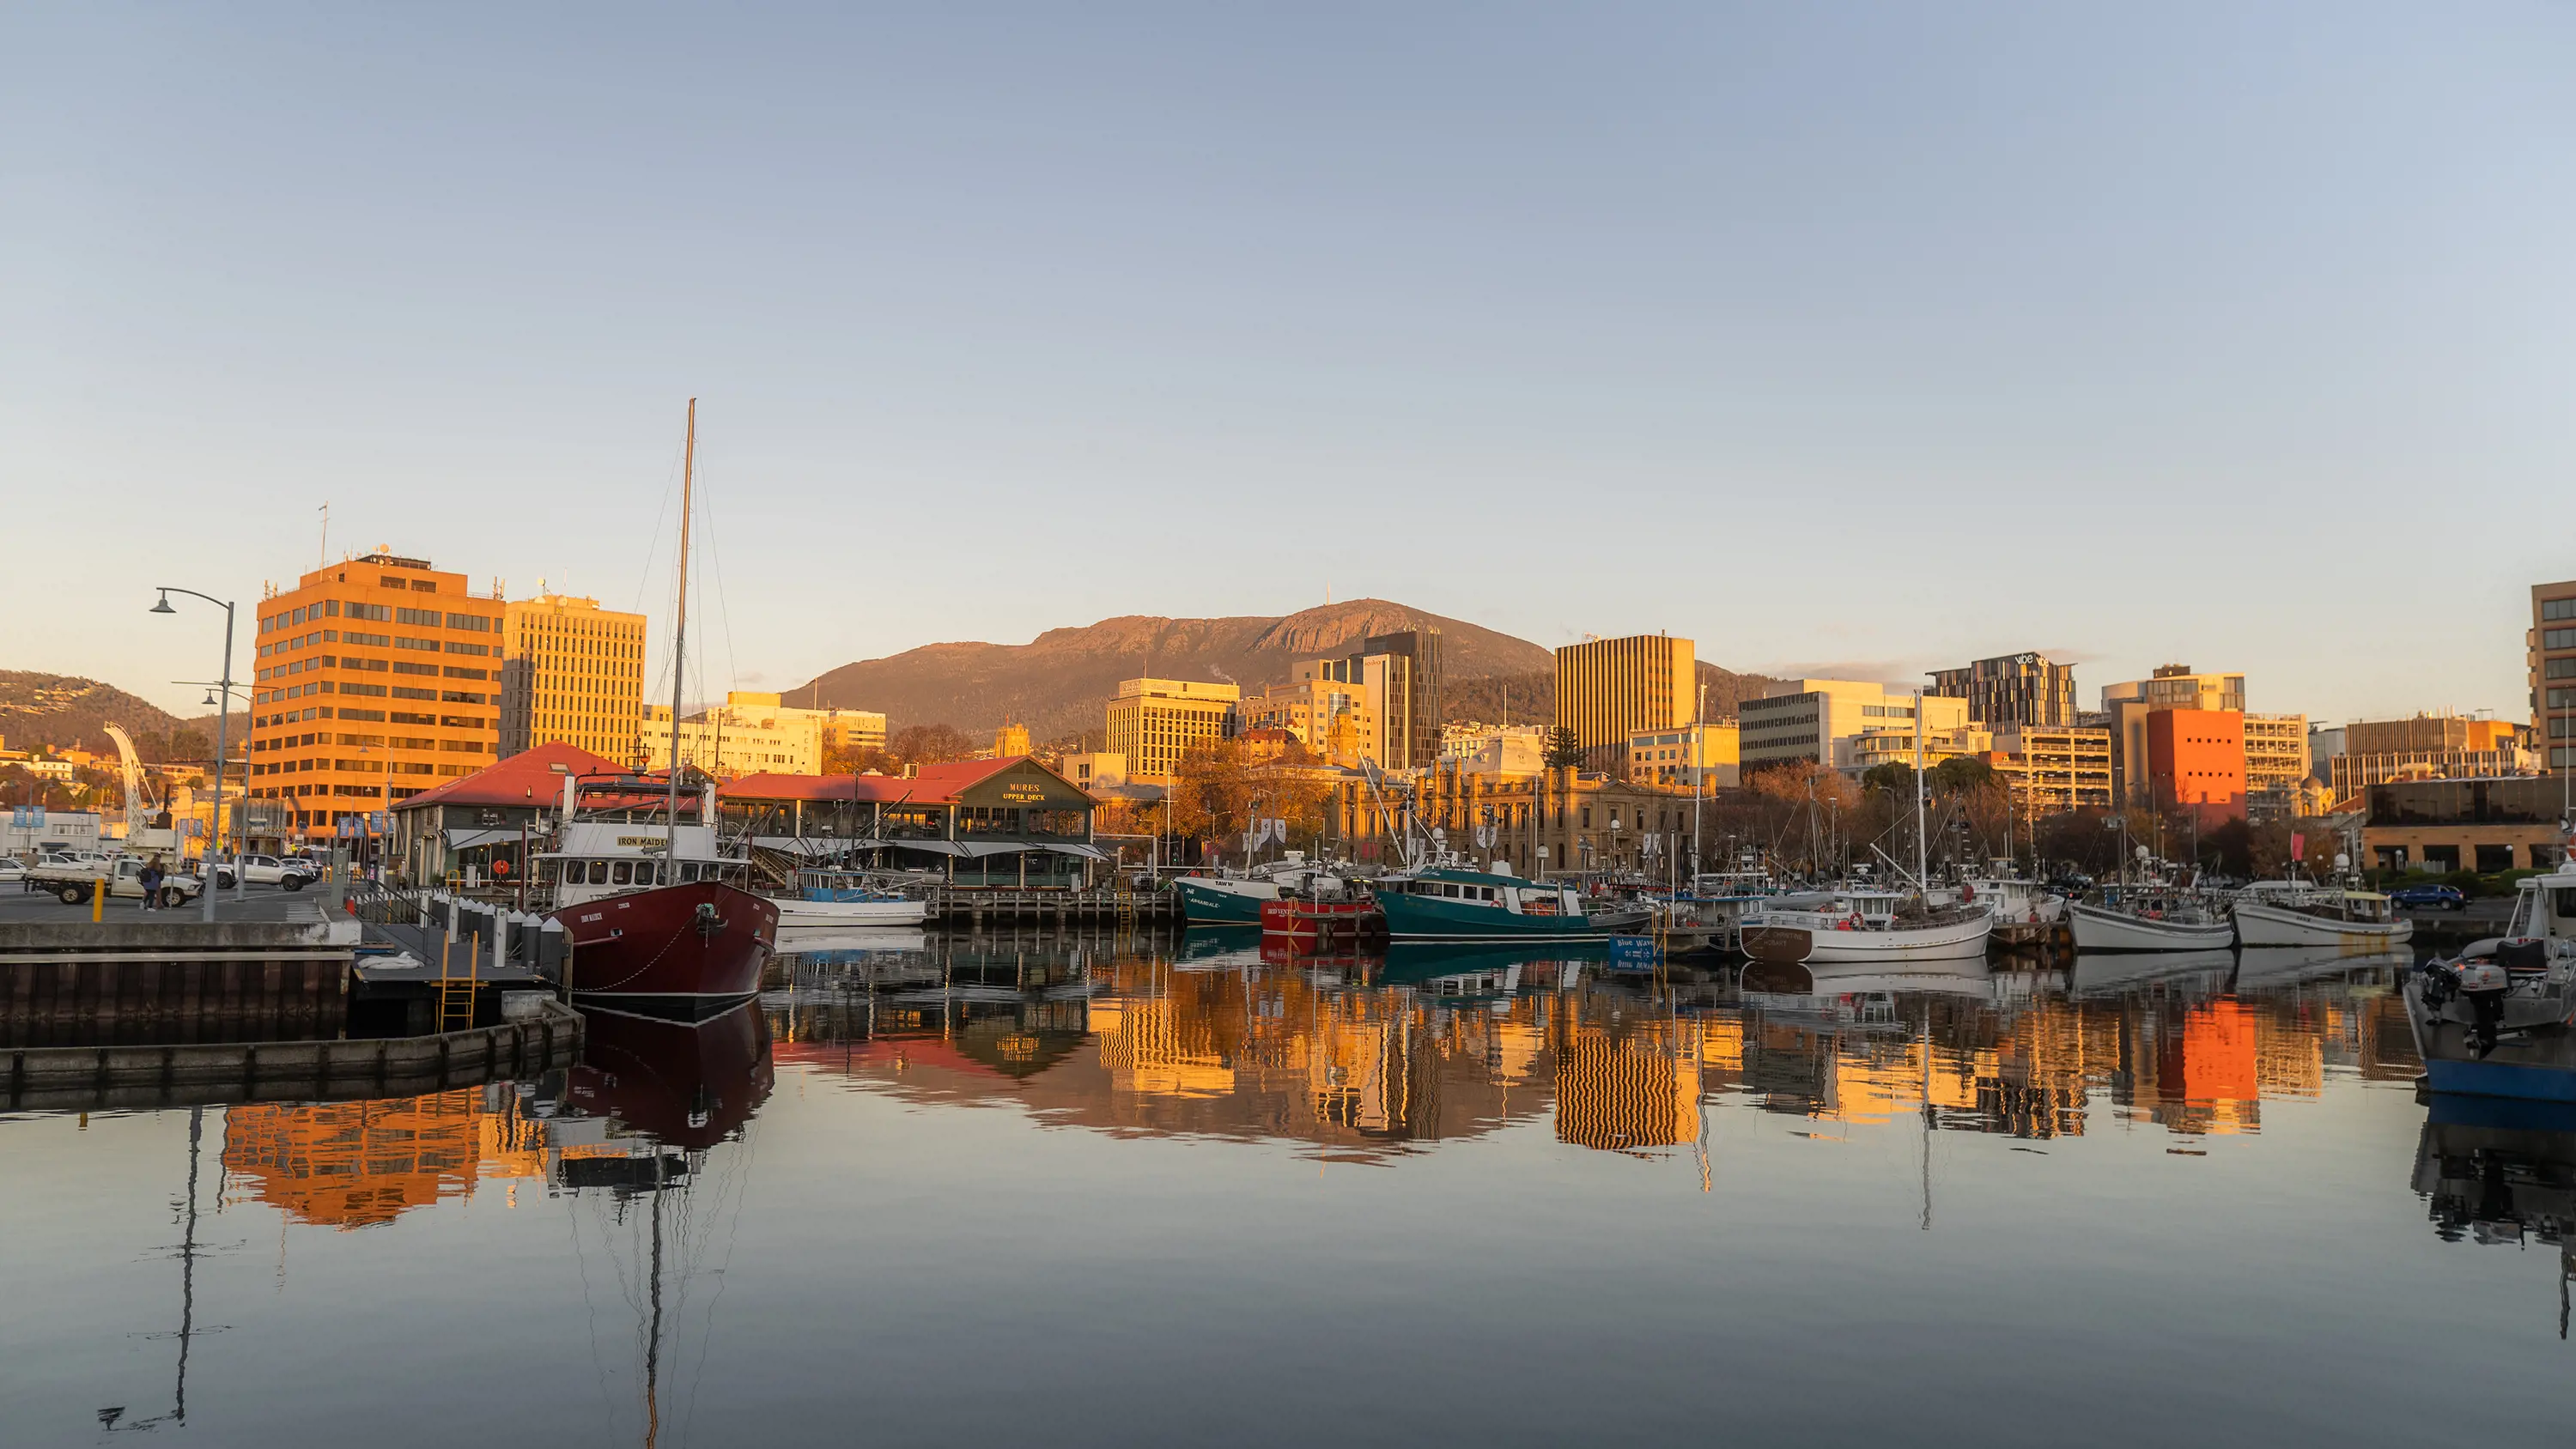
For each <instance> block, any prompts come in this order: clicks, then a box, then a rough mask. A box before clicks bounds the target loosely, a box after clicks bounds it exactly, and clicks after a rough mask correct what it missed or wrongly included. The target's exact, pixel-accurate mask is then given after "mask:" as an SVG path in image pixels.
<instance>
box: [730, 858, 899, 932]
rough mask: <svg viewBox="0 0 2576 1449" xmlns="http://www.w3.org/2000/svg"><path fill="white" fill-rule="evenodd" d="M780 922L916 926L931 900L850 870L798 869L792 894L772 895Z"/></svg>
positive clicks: (858, 925)
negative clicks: (885, 886) (888, 887)
mask: <svg viewBox="0 0 2576 1449" xmlns="http://www.w3.org/2000/svg"><path fill="white" fill-rule="evenodd" d="M769 900H770V903H771V904H772V905H775V906H776V907H778V924H780V925H781V926H838V927H847V928H856V927H863V926H917V925H920V924H921V923H922V922H923V921H924V920H926V919H928V918H929V915H930V903H929V902H927V901H919V900H914V899H912V898H911V897H909V896H906V895H903V894H902V893H900V892H896V891H888V890H883V889H881V888H879V887H878V885H877V884H876V883H875V882H874V881H872V880H869V879H868V878H866V877H865V876H862V875H859V874H857V873H855V872H851V871H830V870H800V871H798V872H797V873H796V893H795V894H794V895H784V896H771V897H770V898H769Z"/></svg>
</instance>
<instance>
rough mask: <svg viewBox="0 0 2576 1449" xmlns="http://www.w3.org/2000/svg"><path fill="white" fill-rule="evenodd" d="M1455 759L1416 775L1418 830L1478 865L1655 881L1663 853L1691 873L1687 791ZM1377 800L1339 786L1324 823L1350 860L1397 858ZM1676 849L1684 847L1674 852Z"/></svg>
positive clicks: (1359, 788)
mask: <svg viewBox="0 0 2576 1449" xmlns="http://www.w3.org/2000/svg"><path fill="white" fill-rule="evenodd" d="M1456 764H1457V762H1455V761H1452V762H1450V763H1449V764H1446V765H1443V766H1441V767H1440V768H1438V769H1434V770H1429V771H1425V772H1424V773H1423V774H1422V775H1420V776H1419V777H1417V778H1416V780H1415V782H1414V794H1413V809H1414V814H1415V818H1416V819H1417V820H1418V821H1419V822H1420V825H1421V828H1422V830H1424V831H1425V832H1428V831H1430V830H1432V829H1434V828H1437V829H1438V830H1440V831H1441V832H1442V835H1443V837H1444V838H1445V841H1446V843H1447V845H1448V848H1449V849H1451V850H1454V851H1457V852H1459V853H1460V854H1462V855H1466V856H1470V857H1472V858H1473V859H1475V860H1476V861H1477V862H1478V863H1479V864H1497V863H1499V864H1503V865H1508V866H1510V867H1511V868H1512V869H1513V870H1514V871H1517V872H1518V873H1520V874H1522V875H1531V876H1534V875H1538V874H1541V873H1542V872H1544V873H1546V874H1550V875H1560V874H1564V873H1566V872H1569V871H1585V870H1633V871H1641V872H1644V873H1646V874H1648V875H1652V876H1655V877H1657V878H1661V877H1662V876H1663V875H1664V874H1665V871H1666V864H1667V860H1668V858H1669V859H1670V860H1671V863H1672V867H1673V869H1674V871H1675V872H1677V873H1679V874H1682V875H1687V874H1689V873H1690V856H1689V851H1690V846H1691V834H1690V832H1691V810H1692V805H1693V802H1694V797H1693V795H1692V794H1691V792H1689V791H1687V790H1668V789H1662V788H1658V787H1656V786H1652V785H1638V784H1633V783H1630V782H1627V781H1623V780H1615V779H1612V778H1611V777H1609V776H1608V775H1601V774H1593V773H1590V772H1579V771H1576V770H1572V769H1557V770H1543V771H1541V772H1539V773H1538V774H1535V775H1489V774H1484V773H1482V772H1479V771H1475V770H1466V769H1459V768H1456ZM1380 806H1381V802H1380V800H1379V799H1378V797H1377V796H1376V795H1375V794H1374V793H1373V792H1372V791H1371V790H1370V788H1369V786H1368V783H1367V782H1366V781H1365V780H1357V779H1353V780H1346V781H1344V782H1343V783H1342V784H1341V786H1340V787H1339V789H1338V791H1337V792H1336V794H1335V797H1334V800H1333V802H1332V804H1331V805H1330V807H1329V808H1330V810H1331V811H1332V817H1333V818H1332V823H1331V825H1330V827H1329V830H1330V832H1331V833H1332V834H1333V835H1334V836H1336V837H1338V841H1339V843H1340V844H1342V845H1343V846H1344V847H1345V848H1346V849H1348V850H1349V852H1350V854H1351V856H1352V858H1353V859H1356V860H1362V861H1388V862H1391V861H1393V860H1394V859H1395V858H1396V857H1397V854H1398V852H1399V848H1400V847H1399V842H1397V841H1396V840H1395V839H1394V838H1393V837H1392V835H1391V834H1390V832H1389V827H1388V823H1387V820H1386V816H1385V813H1384V811H1383V810H1382V809H1381V808H1380ZM1479 832H1489V833H1490V839H1491V843H1490V844H1484V843H1480V834H1479ZM1542 851H1544V852H1545V854H1543V855H1542V854H1541V852H1542ZM1674 851H1679V852H1681V854H1680V855H1679V856H1678V857H1671V855H1670V853H1671V852H1674Z"/></svg>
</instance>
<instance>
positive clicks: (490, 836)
mask: <svg viewBox="0 0 2576 1449" xmlns="http://www.w3.org/2000/svg"><path fill="white" fill-rule="evenodd" d="M631 773H632V772H630V771H629V770H628V769H627V768H626V767H625V766H624V765H622V764H619V763H618V762H617V761H615V760H612V759H610V758H608V757H607V756H606V755H600V754H594V753H592V752H591V751H589V750H585V749H583V748H582V747H580V746H579V745H571V744H565V743H564V742H562V741H561V740H552V741H548V742H547V743H545V744H542V745H537V746H535V747H533V748H530V749H526V750H522V751H520V752H519V753H518V754H515V755H512V756H511V757H510V758H508V759H506V760H503V761H502V762H501V763H499V764H497V765H494V766H492V767H491V768H489V769H486V770H482V771H479V772H477V773H475V774H472V775H468V776H466V777H465V778H464V779H462V780H450V781H449V782H447V783H446V784H444V785H441V786H439V787H438V788H436V789H434V790H425V791H423V792H421V793H420V794H418V795H414V796H412V797H411V798H410V799H408V800H397V801H395V802H394V811H393V816H394V819H393V830H394V838H393V849H392V851H391V852H390V856H391V858H392V859H393V860H394V861H396V862H398V865H397V869H398V870H399V871H400V873H401V874H402V876H403V878H404V879H406V880H409V881H410V882H412V883H413V884H415V885H427V884H432V883H435V882H439V881H453V880H462V879H468V878H471V879H475V880H491V879H494V876H493V872H492V867H493V864H494V863H495V862H496V861H507V862H509V866H508V869H509V871H512V872H516V871H519V870H523V869H525V868H526V866H527V862H526V861H524V860H521V859H520V858H519V854H520V852H519V843H520V841H521V839H522V838H523V837H524V838H528V839H530V840H531V841H533V840H534V839H535V838H536V837H538V836H540V835H542V834H543V833H544V832H545V831H546V830H548V829H550V828H552V826H553V824H554V822H555V818H556V817H557V816H558V815H559V814H561V813H562V810H563V782H564V777H565V776H566V775H572V776H577V777H583V778H593V779H623V778H626V777H628V776H629V775H630V774H631ZM657 803H658V802H657ZM535 849H536V847H535V846H534V845H533V844H532V845H531V846H530V850H531V852H532V853H533V851H534V850H535Z"/></svg>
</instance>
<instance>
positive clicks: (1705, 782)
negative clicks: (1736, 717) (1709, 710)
mask: <svg viewBox="0 0 2576 1449" xmlns="http://www.w3.org/2000/svg"><path fill="white" fill-rule="evenodd" d="M1738 741H1739V733H1738V730H1737V727H1736V723H1735V721H1733V720H1731V719H1728V720H1710V721H1706V722H1703V723H1700V724H1686V725H1682V726H1680V727H1679V728H1677V729H1668V730H1640V731H1638V732H1637V733H1636V734H1633V735H1630V736H1629V737H1628V778H1629V780H1630V781H1632V782H1634V783H1636V784H1640V785H1678V786H1681V787H1682V788H1684V789H1690V790H1696V789H1699V788H1701V787H1703V786H1706V787H1708V788H1710V789H1718V790H1731V789H1733V788H1734V787H1735V786H1736V785H1737V784H1738V783H1740V776H1741V772H1742V771H1741V766H1742V755H1741V753H1740V749H1741V747H1740V745H1739V743H1738Z"/></svg>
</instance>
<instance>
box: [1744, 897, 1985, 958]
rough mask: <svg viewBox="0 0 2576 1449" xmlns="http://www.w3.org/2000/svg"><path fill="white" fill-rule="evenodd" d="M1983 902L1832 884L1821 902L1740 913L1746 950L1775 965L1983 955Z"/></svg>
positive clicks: (1747, 953)
mask: <svg viewBox="0 0 2576 1449" xmlns="http://www.w3.org/2000/svg"><path fill="white" fill-rule="evenodd" d="M1994 929H1995V917H1994V912H1993V911H1991V910H1989V909H1988V908H1987V907H1986V906H1985V905H1984V903H1982V902H1976V903H1969V904H1962V905H1954V906H1926V905H1920V904H1917V903H1915V902H1913V901H1911V900H1910V899H1909V898H1908V897H1906V896H1905V895H1902V894H1900V893H1898V892H1896V891H1892V890H1842V891H1836V892H1834V893H1833V895H1832V896H1831V897H1830V898H1828V899H1827V900H1826V901H1825V902H1824V903H1823V904H1822V905H1818V906H1810V907H1805V908H1797V909H1784V908H1779V907H1774V908H1772V909H1768V910H1762V911H1755V912H1753V913H1751V914H1748V915H1747V916H1745V918H1744V926H1743V938H1744V954H1745V955H1747V956H1750V957H1752V958H1753V959H1754V960H1756V961H1767V962H1770V963H1772V964H1774V965H1779V966H1807V965H1861V964H1868V963H1878V964H1891V963H1897V962H1913V961H1965V960H1979V961H1982V960H1984V959H1985V955H1986V940H1987V938H1988V937H1989V936H1991V935H1993V934H1994Z"/></svg>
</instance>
